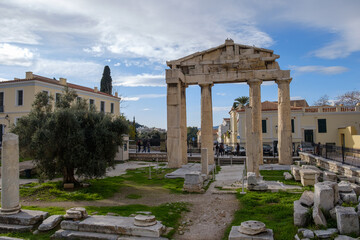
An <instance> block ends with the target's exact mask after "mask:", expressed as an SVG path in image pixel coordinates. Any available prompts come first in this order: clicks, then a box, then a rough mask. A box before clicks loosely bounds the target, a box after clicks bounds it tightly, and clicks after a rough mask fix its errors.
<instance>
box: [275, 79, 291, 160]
mask: <svg viewBox="0 0 360 240" xmlns="http://www.w3.org/2000/svg"><path fill="white" fill-rule="evenodd" d="M291 80H292V78H287V79H278V80H276V83H277V84H278V98H279V100H278V138H279V143H278V146H279V164H286V165H288V164H292V163H293V160H292V133H291V107H290V82H291Z"/></svg>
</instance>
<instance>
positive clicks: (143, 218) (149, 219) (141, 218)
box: [134, 215, 157, 227]
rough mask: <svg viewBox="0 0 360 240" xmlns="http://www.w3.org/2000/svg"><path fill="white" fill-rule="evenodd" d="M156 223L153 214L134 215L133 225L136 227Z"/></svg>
mask: <svg viewBox="0 0 360 240" xmlns="http://www.w3.org/2000/svg"><path fill="white" fill-rule="evenodd" d="M156 223H157V221H156V219H155V216H154V215H137V216H135V217H134V225H135V226H138V227H148V226H153V225H155V224H156Z"/></svg>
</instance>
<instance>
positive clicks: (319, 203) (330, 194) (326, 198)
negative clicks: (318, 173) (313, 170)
mask: <svg viewBox="0 0 360 240" xmlns="http://www.w3.org/2000/svg"><path fill="white" fill-rule="evenodd" d="M329 183H331V184H333V183H332V182H320V183H316V184H315V191H314V207H318V208H320V209H323V210H325V211H326V212H328V211H330V209H332V208H334V205H335V204H334V203H335V196H334V189H333V186H332V185H331V184H329Z"/></svg>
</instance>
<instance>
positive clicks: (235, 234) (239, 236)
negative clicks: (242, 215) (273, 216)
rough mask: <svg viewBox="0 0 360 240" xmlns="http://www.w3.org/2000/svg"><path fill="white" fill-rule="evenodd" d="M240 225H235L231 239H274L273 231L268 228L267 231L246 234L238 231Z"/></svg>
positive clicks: (230, 235)
mask: <svg viewBox="0 0 360 240" xmlns="http://www.w3.org/2000/svg"><path fill="white" fill-rule="evenodd" d="M238 228H239V226H233V227H232V228H231V231H230V234H229V240H274V235H273V231H272V230H271V229H266V232H263V233H260V234H256V235H253V236H251V235H246V234H242V233H240V232H239V231H238Z"/></svg>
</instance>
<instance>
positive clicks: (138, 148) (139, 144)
mask: <svg viewBox="0 0 360 240" xmlns="http://www.w3.org/2000/svg"><path fill="white" fill-rule="evenodd" d="M140 149H141V141H140V139H139V140H138V141H137V152H140Z"/></svg>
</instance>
